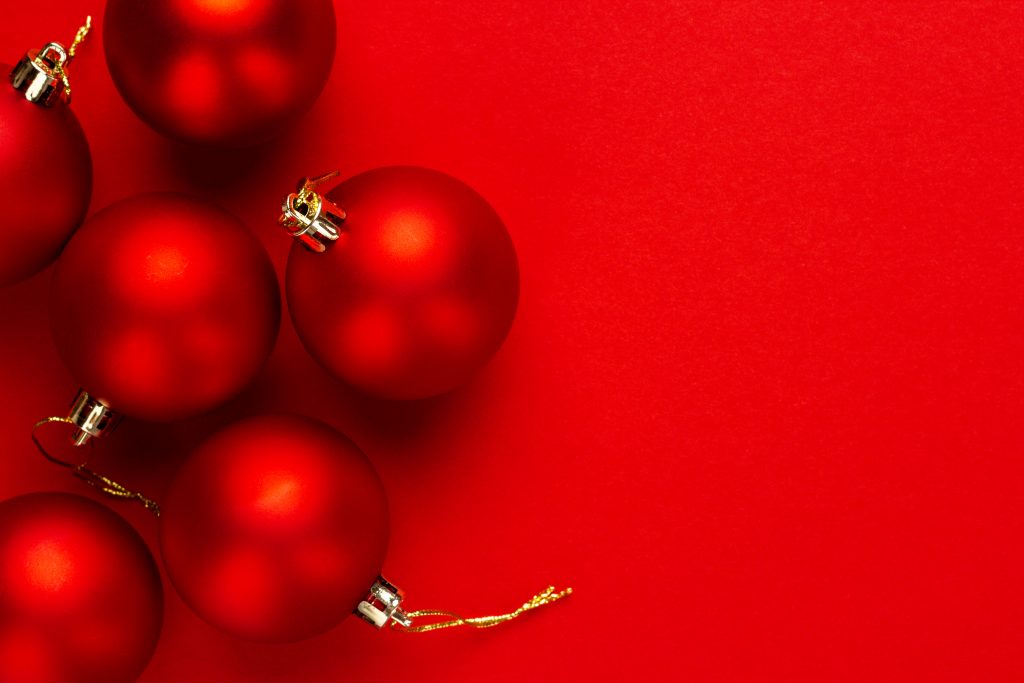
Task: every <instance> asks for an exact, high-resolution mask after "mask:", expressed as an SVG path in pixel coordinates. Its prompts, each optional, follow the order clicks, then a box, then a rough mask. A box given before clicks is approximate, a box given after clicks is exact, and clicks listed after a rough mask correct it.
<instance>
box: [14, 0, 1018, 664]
mask: <svg viewBox="0 0 1024 683" xmlns="http://www.w3.org/2000/svg"><path fill="white" fill-rule="evenodd" d="M4 4H5V8H4V10H3V20H2V21H0V45H3V52H4V57H3V58H4V60H6V61H13V60H15V59H17V57H18V56H19V54H21V52H22V51H23V50H24V49H26V48H28V47H37V46H39V45H40V44H41V43H43V42H45V41H47V40H49V39H53V38H58V39H64V40H68V39H70V36H71V35H72V34H73V32H74V28H75V27H76V26H77V25H78V23H79V21H80V19H81V18H82V17H83V16H84V15H85V14H86V13H87V12H92V13H94V14H95V15H101V14H102V7H101V5H100V3H99V2H97V1H95V0H93V1H92V2H88V1H85V0H64V1H59V2H53V3H50V4H49V5H48V8H49V9H46V10H43V9H41V8H40V6H39V5H38V4H34V3H14V2H6V3H4ZM337 8H338V28H339V40H338V45H339V49H338V55H337V62H336V66H335V69H334V75H333V79H332V81H331V83H330V84H329V85H328V86H327V89H326V92H325V93H324V96H323V97H322V98H321V99H320V101H319V103H318V104H317V106H316V108H315V109H314V110H313V112H312V113H311V114H310V115H309V116H307V117H306V118H305V119H304V121H303V122H302V124H301V126H299V127H298V128H296V129H294V130H292V131H291V132H290V134H289V135H287V136H285V137H284V138H283V139H281V140H280V141H279V142H278V143H276V144H273V145H271V146H269V147H267V148H264V149H259V150H252V151H248V152H244V153H241V154H227V153H209V152H202V151H197V150H192V149H188V148H185V147H183V146H181V145H178V144H175V143H171V142H168V141H166V140H164V139H162V138H160V137H158V136H157V135H155V134H154V133H152V132H151V131H150V130H149V129H148V128H146V127H145V126H144V125H143V124H142V123H141V122H139V121H138V120H136V119H135V118H134V117H133V116H132V115H131V113H130V112H129V110H128V109H127V108H126V107H125V105H124V104H123V103H122V101H121V100H120V99H119V97H118V96H117V94H116V92H115V91H114V89H113V86H112V85H111V83H110V80H109V78H108V76H107V73H106V68H105V65H104V61H103V52H102V50H101V49H100V48H101V45H100V44H99V42H100V41H99V40H98V39H97V38H98V36H95V37H94V39H93V41H92V43H91V44H89V45H88V46H86V47H85V48H83V49H82V51H81V56H80V58H79V61H78V63H77V64H76V65H75V69H74V74H73V78H74V84H75V89H76V95H75V105H74V107H75V110H76V111H77V113H78V115H79V117H80V118H81V120H82V123H83V125H84V127H85V129H86V131H87V133H88V135H89V137H90V140H91V143H92V147H93V154H94V156H95V166H96V192H95V198H94V202H93V209H94V210H95V209H96V208H98V207H102V206H104V205H106V204H108V203H110V202H112V201H114V200H116V199H119V198H121V197H124V196H127V195H130V194H133V193H136V192H140V191H145V190H154V189H160V190H184V191H189V192H193V193H196V194H199V195H203V196H206V197H211V198H216V200H217V201H219V202H220V203H221V204H222V205H224V206H225V207H227V208H228V209H230V210H232V211H233V212H235V213H237V214H238V215H240V216H241V217H243V218H244V219H245V220H246V221H247V222H248V224H249V225H250V226H251V227H252V229H253V230H254V231H255V232H256V233H258V235H259V236H260V237H261V238H262V239H263V240H264V242H265V244H266V245H267V248H268V249H269V250H270V252H271V254H272V255H273V258H274V261H275V263H276V265H277V266H278V268H279V272H282V271H283V267H284V261H285V256H286V253H287V251H288V249H289V247H290V243H289V240H288V239H286V238H285V237H284V236H283V235H282V234H281V233H280V232H279V230H278V228H277V226H276V225H275V218H276V215H277V214H276V208H277V205H278V203H279V200H280V198H281V196H282V195H283V193H285V192H286V191H287V190H288V189H289V188H290V187H291V186H292V183H293V182H294V181H295V179H296V178H298V177H299V176H302V175H305V174H309V173H319V172H322V171H324V170H327V169H331V168H334V167H340V168H341V169H342V170H343V171H344V173H345V174H353V173H356V172H359V171H362V170H364V169H367V168H371V167H374V166H379V165H384V164H394V163H409V164H422V165H426V166H432V167H435V168H438V169H441V170H444V171H447V172H449V173H452V174H454V175H456V176H458V177H460V178H463V179H464V180H466V181H467V182H469V183H470V184H472V185H473V186H474V187H476V188H477V189H478V190H479V191H480V192H482V193H483V194H484V195H485V196H486V197H488V198H489V199H490V200H491V202H492V203H493V204H494V206H495V207H496V208H497V209H498V211H499V212H500V213H501V215H502V216H503V217H504V218H505V219H506V221H507V223H508V225H509V229H510V231H511V233H512V235H513V238H514V240H515V242H516V246H517V248H518V251H519V257H520V261H521V265H522V280H523V290H522V303H521V307H520V311H519V316H518V319H517V321H516V324H515V327H514V329H513V331H512V334H511V337H510V338H509V340H508V342H507V344H506V345H505V347H504V349H503V350H502V351H501V353H500V354H499V355H498V357H497V359H496V360H495V362H494V363H492V364H491V366H490V367H489V368H488V369H487V370H486V371H485V372H484V373H483V374H482V375H481V376H480V377H479V378H478V380H477V381H476V382H475V383H473V384H472V385H471V386H469V387H466V388H465V389H464V390H462V391H459V392H458V393H456V394H454V395H452V396H449V397H446V398H442V399H438V400H434V401H429V402H426V403H419V404H409V405H401V404H398V405H396V404H388V403H382V402H377V401H370V400H366V399H364V398H361V397H360V396H358V395H356V394H354V393H353V392H351V391H350V390H348V389H346V388H345V387H343V386H341V385H340V384H339V383H337V382H336V381H334V380H332V379H330V378H328V377H327V376H325V375H324V373H323V372H321V371H320V370H319V369H318V368H317V367H316V366H315V364H314V363H313V362H312V361H311V360H310V359H309V357H308V356H307V355H306V354H305V353H304V352H303V350H302V349H301V347H300V346H299V345H298V343H297V340H296V337H295V334H294V332H293V330H292V329H291V327H290V325H289V324H287V323H286V324H285V327H284V329H283V332H282V335H281V339H280V341H279V343H278V347H277V350H276V352H275V354H274V356H273V359H272V361H271V364H270V366H269V368H268V370H267V372H266V373H265V374H264V375H263V377H262V378H261V379H260V380H259V382H258V383H257V384H256V386H254V387H252V388H251V390H249V391H248V392H246V394H245V395H244V396H242V397H241V398H240V399H239V400H237V401H235V402H234V403H232V404H231V405H229V406H227V407H226V408H225V409H223V410H221V411H219V412H218V413H215V414H213V415H210V416H208V417H205V418H203V419H198V420H194V421H191V422H188V423H186V424H184V425H181V426H154V425H144V424H125V425H123V427H122V428H121V429H120V430H119V431H118V432H117V433H116V434H115V435H114V436H113V437H111V438H110V439H109V440H108V441H107V442H106V443H105V444H103V446H102V449H101V450H100V451H99V454H98V455H97V458H96V460H95V462H96V464H97V465H102V467H101V469H104V470H105V471H108V472H111V473H113V474H115V475H117V476H118V477H120V478H123V479H124V480H126V481H127V482H129V483H131V484H132V485H134V486H137V487H139V488H143V489H144V490H146V491H148V492H151V493H152V494H153V495H155V496H156V497H159V496H160V494H161V492H162V489H163V487H164V486H165V482H166V480H167V477H168V476H169V475H170V474H171V473H172V472H173V471H174V470H175V468H176V467H177V466H178V464H179V463H180V462H181V460H182V458H183V457H184V456H185V454H186V453H187V452H188V450H189V449H190V448H191V447H192V446H193V445H194V444H196V443H197V442H198V441H199V440H200V439H202V438H203V437H204V436H205V435H206V434H208V433H210V432H211V431H212V430H213V429H215V428H216V427H218V426H219V425H222V424H224V423H225V422H227V421H229V420H231V419H234V418H236V417H238V416H241V415H247V414H250V413H252V412H257V411H271V410H280V409H293V410H294V409H299V410H301V411H303V412H306V413H308V414H311V415H315V416H317V417H320V418H322V419H325V420H327V421H329V422H331V423H333V424H335V425H337V426H338V427H339V428H341V429H342V430H344V431H345V432H347V433H349V434H351V435H352V436H353V437H354V438H355V439H356V440H357V441H358V442H359V443H360V444H361V445H362V446H363V447H364V448H365V450H366V451H367V452H368V453H369V454H370V456H371V458H372V459H373V460H374V462H375V463H376V464H377V466H378V467H379V468H380V470H381V473H382V475H383V478H384V480H385V482H386V484H387V485H388V487H389V490H390V494H391V502H392V506H393V513H394V530H393V538H392V546H391V553H390V556H389V559H388V561H387V565H386V572H387V575H388V576H389V577H392V578H393V579H394V580H395V581H397V582H399V583H400V584H401V585H402V586H404V587H405V589H406V590H407V592H408V594H409V595H408V604H409V605H410V607H414V608H415V607H435V606H440V607H448V608H453V609H458V610H464V611H465V612H467V613H471V614H474V613H490V612H492V611H494V610H501V609H504V608H509V607H512V606H515V605H516V604H518V603H519V602H520V601H521V600H522V599H525V598H526V597H528V596H529V595H531V594H532V593H533V592H534V591H535V590H536V589H539V588H541V587H543V586H544V585H546V584H547V583H549V582H551V583H556V584H559V585H565V584H571V585H572V586H574V587H575V588H576V589H577V594H576V595H575V596H574V597H572V598H571V599H570V600H569V601H567V602H566V603H563V604H561V605H560V606H558V607H552V608H548V609H547V610H545V611H543V612H539V613H536V614H533V615H531V616H530V617H529V618H524V619H522V620H520V621H519V622H518V623H513V624H509V625H507V626H505V627H503V628H499V629H494V630H491V631H486V632H449V633H444V634H440V633H438V634H430V635H419V636H403V635H399V634H396V633H375V632H373V631H372V629H370V628H368V627H365V626H364V625H363V624H361V623H359V622H357V621H356V620H355V619H350V620H348V621H347V622H346V623H345V624H343V625H342V626H341V627H339V628H337V629H335V630H334V631H332V632H331V633H329V634H327V635H325V636H323V637H320V638H317V639H315V640H312V641H309V642H305V643H301V644H298V645H290V646H266V645H253V644H247V643H243V642H239V641H235V640H232V639H231V638H228V637H226V636H223V635H221V634H219V633H218V632H216V631H215V630H213V629H212V628H210V627H208V626H206V625H205V624H204V623H202V622H201V621H199V620H198V619H197V618H196V617H194V616H193V615H192V614H191V613H190V612H189V611H188V610H187V609H186V608H185V607H184V606H183V604H182V603H181V602H180V600H179V599H178V598H177V597H176V596H175V594H174V592H173V591H172V590H170V588H169V586H168V591H167V603H168V610H167V619H166V624H165V628H164V638H163V641H162V642H161V645H160V647H159V649H158V651H157V653H156V656H155V658H154V660H153V662H152V665H151V667H150V669H149V670H148V672H147V673H146V675H145V676H144V677H143V679H142V680H143V682H144V683H170V682H175V683H177V682H180V681H194V682H199V681H226V682H232V681H247V682H249V681H253V682H270V681H325V682H326V681H350V680H351V681H371V680H373V681H375V680H383V679H388V680H410V681H429V680H473V681H517V682H518V681H524V680H531V681H532V680H536V681H576V680H580V681H583V680H586V681H623V680H643V681H647V680H652V681H653V680H686V681H786V682H793V681H807V682H818V681H964V680H972V681H1009V680H1021V679H1024V658H1022V657H1021V651H1022V650H1024V629H1022V619H1024V596H1022V588H1021V572H1022V569H1024V553H1022V549H1021V532H1022V519H1024V513H1022V510H1021V501H1022V494H1024V465H1022V462H1024V461H1022V457H1021V456H1022V455H1024V435H1022V425H1024V420H1022V419H1021V416H1022V411H1024V360H1022V359H1024V353H1022V351H1024V334H1022V332H1024V325H1022V323H1024V320H1022V317H1024V316H1022V310H1024V308H1022V305H1024V287H1022V286H1021V284H1022V283H1021V279H1022V278H1021V273H1022V270H1021V265H1022V258H1021V257H1022V253H1021V252H1022V242H1024V240H1022V231H1021V228H1022V227H1024V226H1022V197H1024V187H1022V185H1024V183H1022V178H1024V121H1022V117H1024V114H1022V112H1024V106H1022V91H1024V5H1022V4H1021V3H1017V2H993V3H980V2H971V3H962V4H950V3H903V4H893V3H878V4H871V3H847V4H845V5H843V4H839V3H821V2H807V3H792V2H767V3H718V2H710V3H689V2H688V3H678V2H673V3H669V2H655V1H653V0H652V1H650V2H628V1H627V2H623V1H621V0H620V1H614V2H613V1H611V0H593V1H591V2H579V1H570V0H565V1H562V2H533V1H527V0H515V1H510V2H501V3H497V2H482V3H471V2H455V1H443V0H419V1H413V0H396V1H392V2H380V1H375V2H359V1H355V0H338V2H337ZM45 15H49V16H45ZM41 17H42V18H41ZM310 141H312V144H310ZM35 180H36V181H37V183H38V184H37V185H36V186H35V189H34V191H35V192H45V187H46V183H45V179H42V178H40V179H35ZM27 199H28V200H31V196H30V197H27ZM21 227H22V228H23V229H29V230H30V229H31V226H21ZM49 279H50V272H49V271H47V272H46V273H44V274H42V275H40V276H39V277H37V278H35V279H33V280H32V281H30V282H27V283H25V284H23V285H20V286H17V287H13V288H9V289H5V290H0V314H2V319H3V327H2V331H3V333H2V338H0V378H2V390H3V394H2V398H3V410H2V413H0V428H2V430H3V433H4V434H5V435H6V438H5V439H4V446H3V449H2V460H0V496H4V497H6V496H9V495H14V494H18V493H23V492H27V491H32V490H36V489H71V490H81V488H80V487H77V486H76V483H75V482H74V481H72V480H71V479H70V478H69V477H68V476H67V475H66V474H65V473H64V472H61V471H57V470H55V469H54V468H52V467H49V466H47V465H45V464H44V463H43V462H41V460H40V458H39V457H38V456H37V455H36V454H35V453H34V451H33V449H32V446H31V444H30V442H29V438H28V433H29V427H30V425H31V424H32V422H33V421H34V420H35V419H36V418H38V417H40V416H43V415H47V414H51V413H54V412H61V411H62V410H63V409H64V408H65V406H66V403H67V402H68V401H69V400H70V399H71V397H72V394H73V393H74V390H75V386H74V385H73V384H72V382H71V379H70V378H69V377H68V375H67V374H66V372H65V371H64V370H63V368H62V367H61V366H60V365H59V363H58V360H57V357H56V355H55V352H54V349H53V346H52V344H51V342H50V338H49V331H48V329H47V313H46V289H47V284H48V282H49ZM113 506H114V507H115V508H116V509H118V510H119V511H121V512H122V513H123V514H125V515H126V516H127V517H128V518H129V519H130V520H131V521H132V522H133V523H134V524H135V525H136V526H137V527H138V528H139V529H140V530H141V531H142V533H143V534H144V535H145V536H146V538H147V539H148V540H149V541H150V543H152V542H153V541H154V530H155V524H154V522H153V520H152V519H150V518H147V516H146V513H145V512H144V511H142V510H140V509H136V508H135V507H134V506H130V505H122V504H117V503H114V504H113Z"/></svg>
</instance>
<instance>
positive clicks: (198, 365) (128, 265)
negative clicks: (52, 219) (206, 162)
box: [50, 194, 281, 421]
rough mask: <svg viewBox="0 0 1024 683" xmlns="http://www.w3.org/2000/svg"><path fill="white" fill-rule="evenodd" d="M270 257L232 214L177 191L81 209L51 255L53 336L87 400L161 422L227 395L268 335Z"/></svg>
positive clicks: (275, 314)
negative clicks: (82, 214)
mask: <svg viewBox="0 0 1024 683" xmlns="http://www.w3.org/2000/svg"><path fill="white" fill-rule="evenodd" d="M280 306H281V303H280V294H279V290H278V286H277V278H276V276H275V274H274V269H273V266H272V265H271V263H270V258H269V256H268V255H267V253H266V251H265V250H264V249H263V246H262V245H261V244H260V243H259V242H258V241H257V240H256V238H255V237H253V235H252V234H251V233H250V232H249V230H248V229H246V227H245V226H244V225H243V224H242V223H241V221H239V220H238V219H237V218H235V217H234V216H232V215H231V214H229V213H227V212H226V211H224V210H222V209H219V208H217V207H215V206H213V205H211V204H209V203H207V202H203V201H199V200H196V199H191V198H188V197H184V196H181V195H171V194H149V195H140V196H136V197H132V198H129V199H126V200H123V201H121V202H118V203H116V204H113V205H112V206H109V207H107V208H106V209H104V210H102V211H100V212H99V213H97V214H96V215H95V216H93V217H92V218H90V219H89V220H88V221H86V223H85V224H84V225H83V226H82V228H81V229H80V230H79V231H78V232H77V233H76V234H75V236H74V238H73V239H72V240H71V241H70V242H69V243H68V246H67V248H66V249H65V250H64V254H63V255H62V256H61V258H60V260H59V261H58V263H57V268H56V271H55V273H54V279H53V288H52V291H51V296H50V312H51V324H52V328H53V335H54V340H55V341H56V344H57V349H58V351H59V352H60V355H61V357H62V358H63V360H64V363H65V364H66V365H67V367H68V369H69V370H70V371H71V374H72V375H73V376H74V378H75V380H76V381H77V382H78V383H79V385H80V386H81V387H83V388H84V389H85V390H86V391H87V392H89V394H90V395H91V397H92V399H94V400H95V401H98V402H99V403H101V404H102V405H103V406H106V407H108V408H111V409H112V410H113V411H115V412H117V413H119V414H122V415H127V416H130V417H135V418H140V419H144V420H155V421H170V420H175V419H178V418H183V417H187V416H191V415H196V414H199V413H202V412H205V411H207V410H210V409H212V408H215V407H217V406H219V405H221V404H223V403H224V402H226V401H228V400H229V399H231V398H232V397H234V396H235V395H236V394H238V393H239V392H240V391H241V390H242V389H243V388H245V387H246V385H248V384H249V383H250V382H251V381H252V380H253V379H254V378H255V377H256V374H257V373H258V372H259V371H260V370H261V369H262V367H263V365H264V364H265V362H266V360H267V357H268V356H269V355H270V352H271V350H272V349H273V346H274V341H275V339H276V337H277V330H278V325H279V322H280V315H281V313H280Z"/></svg>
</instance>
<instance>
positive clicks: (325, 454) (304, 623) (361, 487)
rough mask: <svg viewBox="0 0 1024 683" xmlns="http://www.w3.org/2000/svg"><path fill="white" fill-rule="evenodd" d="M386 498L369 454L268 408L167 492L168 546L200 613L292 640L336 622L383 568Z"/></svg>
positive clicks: (220, 439) (178, 584)
mask: <svg viewBox="0 0 1024 683" xmlns="http://www.w3.org/2000/svg"><path fill="white" fill-rule="evenodd" d="M388 530H389V525H388V506H387V498H386V496H385V494H384V488H383V486H382V485H381V482H380V479H379V478H378V476H377V473H376V471H374V469H373V466H372V465H370V462H369V461H368V460H367V459H366V456H364V455H363V453H362V452H361V451H360V450H359V449H358V448H357V447H356V446H355V445H353V444H352V442H351V441H349V440H348V439H347V438H345V437H344V436H342V435H341V434H339V433H338V432H336V431H335V430H333V429H331V428H330V427H328V426H327V425H325V424H323V423H321V422H317V421H316V420H312V419H310V418H304V417H295V416H284V415H281V416H263V417H256V418H250V419H247V420H243V421H241V422H238V423H235V424H234V425H232V426H230V427H228V428H226V429H224V430H222V431H221V432H218V433H217V434H215V435H214V436H213V437H211V438H210V439H209V440H207V441H206V442H204V443H203V444H202V445H201V446H200V447H199V449H198V450H197V452H196V453H195V454H194V455H193V456H192V457H191V458H190V459H189V460H188V462H186V463H185V465H184V467H182V469H181V471H180V472H179V473H178V475H177V476H176V477H175V479H174V481H173V482H172V484H171V487H170V490H169V491H168V493H167V496H166V498H165V502H164V506H163V515H162V516H161V518H160V546H161V548H162V550H163V557H164V563H165V565H166V567H167V573H168V574H169V575H170V578H171V582H172V583H173V584H174V586H175V588H177V589H178V592H179V593H180V594H181V596H182V597H183V598H184V599H185V602H187V603H188V604H189V605H190V606H191V607H192V608H193V609H194V610H195V611H196V612H197V613H198V614H199V615H200V616H201V617H203V618H204V619H205V620H207V621H208V622H210V623H211V624H213V625H215V626H218V627H219V628H221V629H223V630H225V631H227V632H229V633H231V634H234V635H236V636H239V637H242V638H249V639H253V640H263V641H274V642H289V641H295V640H301V639H304V638H309V637H312V636H315V635H317V634H320V633H323V632H324V631H326V630H328V629H330V628H332V627H333V626H335V625H336V624H338V623H339V622H340V621H341V620H342V619H344V618H345V617H346V616H347V615H349V614H351V613H352V611H353V610H354V609H355V608H356V606H357V605H358V604H359V601H360V600H362V599H363V597H365V596H366V595H367V593H368V591H369V589H370V586H371V585H372V584H373V582H374V581H375V580H376V578H377V576H378V575H379V574H380V569H381V565H382V564H383V562H384V555H385V552H386V551H387V543H388Z"/></svg>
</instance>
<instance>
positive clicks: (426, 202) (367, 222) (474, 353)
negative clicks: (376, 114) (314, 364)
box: [286, 167, 519, 399]
mask: <svg viewBox="0 0 1024 683" xmlns="http://www.w3.org/2000/svg"><path fill="white" fill-rule="evenodd" d="M327 197H328V198H330V199H331V200H332V201H333V202H335V203H336V204H337V205H338V206H339V207H340V208H341V209H343V210H344V211H345V212H346V213H347V218H346V219H345V221H344V222H343V223H342V224H341V235H340V237H339V238H338V240H337V241H335V242H333V243H331V244H330V245H329V246H328V248H327V251H326V252H324V253H316V252H313V251H310V250H309V249H307V248H305V247H304V246H303V245H302V244H300V243H298V242H297V243H296V244H295V245H294V246H293V247H292V250H291V255H290V257H289V259H288V273H287V282H286V292H287V296H288V306H289V309H290V311H291V316H292V321H293V322H294V323H295V329H296V331H297V332H298V334H299V337H300V338H301V339H302V342H303V344H305V346H306V349H307V350H308V351H309V353H310V354H312V355H313V357H314V358H316V359H317V360H318V361H319V362H320V363H321V364H322V365H324V366H325V367H326V368H327V369H328V370H330V371H331V372H332V373H333V374H335V375H336V376H337V377H339V378H341V379H343V380H345V381H347V382H349V383H350V384H352V385H354V386H356V387H359V388H360V389H362V390H364V391H366V392H367V393H370V394H374V395H376V396H380V397H383V398H391V399H417V398H426V397H428V396H434V395H437V394H441V393H444V392H446V391H449V390H451V389H453V388H455V387H457V386H459V385H461V384H463V383H464V382H466V381H467V380H468V379H469V377H470V376H472V375H473V374H474V373H475V372H476V371H477V370H479V369H480V368H481V367H482V366H483V365H484V364H486V363H487V361H488V360H489V359H490V358H491V356H493V355H494V353H495V352H496V351H497V350H498V348H499V347H500V346H501V343H502V341H504V339H505V337H506V335H507V334H508V331H509V328H510V327H511V326H512V320H513V318H514V317H515V311H516V304H517V302H518V300H519V265H518V262H517V260H516V252H515V247H513V245H512V240H511V238H510V237H509V235H508V231H506V229H505V226H504V224H503V223H502V222H501V219H500V218H499V217H498V214H497V213H495V211H494V209H492V208H491V206H490V205H489V204H488V203H487V202H486V201H485V200H484V199H483V198H482V197H481V196H480V195H478V194H477V193H476V192H474V191H473V190H472V189H471V188H469V187H468V186H466V185H465V184H463V183H462V182H460V181H458V180H456V179H455V178H452V177H451V176H447V175H444V174H443V173H438V172H437V171H431V170H428V169H424V168H412V167H393V168H381V169H376V170H373V171H369V172H367V173H363V174H361V175H358V176H355V177H354V178H351V179H349V180H347V181H345V182H344V183H342V184H341V185H339V186H338V187H337V188H335V189H334V190H333V191H331V192H329V193H328V194H327Z"/></svg>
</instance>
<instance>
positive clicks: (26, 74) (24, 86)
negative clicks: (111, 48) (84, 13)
mask: <svg viewBox="0 0 1024 683" xmlns="http://www.w3.org/2000/svg"><path fill="white" fill-rule="evenodd" d="M91 28H92V17H86V20H85V25H84V26H82V27H81V28H80V29H78V33H77V35H75V39H74V41H72V43H71V47H70V48H65V47H64V45H62V44H61V43H57V42H53V43H47V44H46V45H44V46H43V47H42V48H41V49H39V50H29V51H28V52H26V53H25V56H24V57H22V58H21V61H19V62H18V63H17V65H15V67H14V68H13V69H12V70H11V73H10V81H11V86H12V87H13V88H14V89H15V90H17V91H19V92H21V93H23V94H24V95H25V99H26V100H28V101H29V102H33V103H35V104H38V105H39V106H41V107H52V106H53V105H54V104H56V103H57V101H58V100H63V101H64V102H65V103H66V104H70V103H71V83H70V82H69V81H68V73H67V67H68V65H69V64H70V63H71V60H72V59H74V58H75V51H76V50H77V49H78V46H79V45H81V44H82V41H83V40H85V36H86V35H88V33H89V30H90V29H91Z"/></svg>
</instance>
